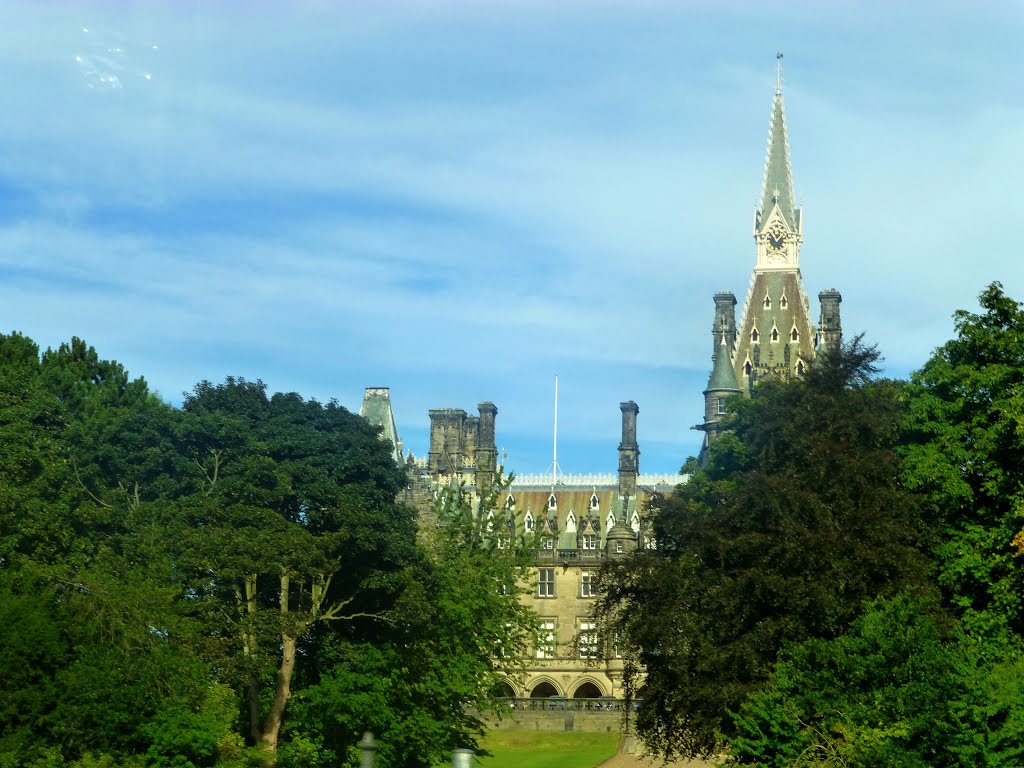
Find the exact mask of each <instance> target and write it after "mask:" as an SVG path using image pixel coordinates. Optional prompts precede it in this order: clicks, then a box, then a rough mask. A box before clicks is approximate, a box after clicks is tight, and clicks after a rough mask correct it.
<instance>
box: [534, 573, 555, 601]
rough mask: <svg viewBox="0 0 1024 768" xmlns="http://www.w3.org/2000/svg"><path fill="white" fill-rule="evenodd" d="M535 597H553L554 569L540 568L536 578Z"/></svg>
mask: <svg viewBox="0 0 1024 768" xmlns="http://www.w3.org/2000/svg"><path fill="white" fill-rule="evenodd" d="M537 596H538V597H554V596H555V569H554V568H541V569H539V575H538V578H537Z"/></svg>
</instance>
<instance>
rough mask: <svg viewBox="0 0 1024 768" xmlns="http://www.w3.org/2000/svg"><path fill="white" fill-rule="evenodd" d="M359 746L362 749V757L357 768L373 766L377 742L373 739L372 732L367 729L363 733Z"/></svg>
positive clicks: (371, 767)
mask: <svg viewBox="0 0 1024 768" xmlns="http://www.w3.org/2000/svg"><path fill="white" fill-rule="evenodd" d="M359 748H360V749H361V750H362V751H363V756H362V759H360V761H359V768H373V761H374V756H375V755H376V754H377V742H376V741H374V740H373V734H372V733H370V732H369V731H367V732H366V733H364V734H363V740H362V741H360V742H359Z"/></svg>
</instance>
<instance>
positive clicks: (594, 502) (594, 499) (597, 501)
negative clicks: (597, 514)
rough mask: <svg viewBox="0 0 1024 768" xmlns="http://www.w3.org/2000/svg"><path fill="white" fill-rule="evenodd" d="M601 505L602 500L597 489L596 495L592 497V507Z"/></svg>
mask: <svg viewBox="0 0 1024 768" xmlns="http://www.w3.org/2000/svg"><path fill="white" fill-rule="evenodd" d="M600 506H601V500H600V499H599V498H597V491H594V495H593V496H591V497H590V508H591V509H597V508H599V507H600Z"/></svg>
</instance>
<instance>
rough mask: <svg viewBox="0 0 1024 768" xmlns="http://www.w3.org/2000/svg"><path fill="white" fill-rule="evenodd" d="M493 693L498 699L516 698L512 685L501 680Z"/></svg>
mask: <svg viewBox="0 0 1024 768" xmlns="http://www.w3.org/2000/svg"><path fill="white" fill-rule="evenodd" d="M495 693H496V694H497V695H498V698H504V699H514V698H515V697H516V689H515V688H513V687H512V683H510V682H509V681H508V680H502V681H501V682H500V683H498V685H497V686H496V690H495Z"/></svg>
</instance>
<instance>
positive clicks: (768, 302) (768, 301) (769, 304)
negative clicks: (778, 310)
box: [764, 296, 772, 309]
mask: <svg viewBox="0 0 1024 768" xmlns="http://www.w3.org/2000/svg"><path fill="white" fill-rule="evenodd" d="M764 308H765V309H771V308H772V300H771V299H769V298H768V297H767V296H765V297H764Z"/></svg>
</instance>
